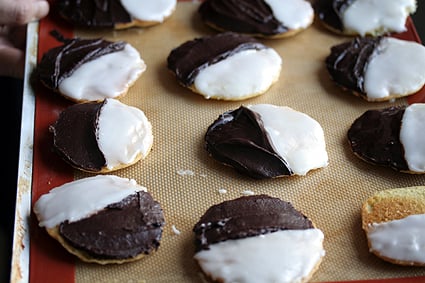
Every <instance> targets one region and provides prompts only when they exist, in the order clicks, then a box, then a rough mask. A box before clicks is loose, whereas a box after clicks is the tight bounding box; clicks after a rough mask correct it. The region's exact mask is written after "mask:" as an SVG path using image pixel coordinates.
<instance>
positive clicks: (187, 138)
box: [76, 2, 425, 282]
mask: <svg viewBox="0 0 425 283" xmlns="http://www.w3.org/2000/svg"><path fill="white" fill-rule="evenodd" d="M197 7H198V4H197V3H194V2H184V3H179V4H178V7H177V10H176V12H175V13H174V15H173V16H172V17H171V18H170V19H169V20H168V21H166V22H165V23H163V24H161V25H158V26H154V27H151V28H146V29H130V30H125V31H113V32H111V31H105V32H87V31H85V32H83V31H77V32H76V35H77V36H81V37H99V36H101V37H104V38H106V39H109V40H125V41H127V42H129V43H131V44H132V45H133V46H135V47H136V48H137V49H138V50H139V51H140V53H141V55H142V57H143V59H144V60H145V62H146V64H147V70H146V72H145V73H144V74H143V75H142V77H141V78H140V79H139V80H138V81H137V83H136V84H135V85H134V86H133V87H132V88H131V90H130V92H129V93H128V95H127V96H126V97H124V98H123V99H121V101H123V102H124V103H127V104H129V105H134V106H137V107H139V108H140V109H142V110H143V111H144V112H145V114H146V115H147V117H148V118H149V120H150V121H151V122H152V125H153V131H154V146H153V148H152V151H151V153H150V154H149V156H148V157H147V158H146V159H145V160H143V161H141V162H139V163H137V164H136V165H134V166H132V167H130V168H127V169H124V170H120V171H117V172H115V173H114V174H116V175H119V176H123V177H130V178H134V179H136V180H137V181H138V182H139V183H140V184H142V185H144V186H146V187H147V188H148V190H149V191H150V192H151V193H152V194H153V196H154V197H155V198H156V199H157V200H158V201H159V202H160V203H161V204H162V207H163V209H164V213H165V217H166V222H167V223H166V226H165V229H164V234H163V239H162V242H161V246H160V248H159V250H158V251H157V252H156V253H155V254H152V255H150V256H148V257H146V258H145V259H143V260H141V261H139V262H135V263H129V264H124V265H119V266H114V265H112V266H99V265H93V264H85V263H81V262H77V267H76V282H106V281H107V282H198V281H200V279H199V278H200V277H199V274H198V273H199V271H198V270H197V268H196V265H195V263H194V261H193V259H192V256H193V252H194V248H193V234H192V227H193V225H194V224H195V223H196V222H197V221H198V219H199V217H200V216H201V215H202V214H203V213H204V211H205V210H206V209H207V208H208V207H209V206H211V205H213V204H215V203H219V202H221V201H224V200H228V199H233V198H236V197H239V196H241V193H242V192H243V191H246V190H251V191H253V192H255V193H256V194H260V193H266V194H269V195H271V196H275V197H279V198H281V199H283V200H287V201H290V202H292V203H293V204H294V206H295V207H296V208H298V209H299V210H301V211H303V212H304V213H305V214H306V215H307V216H309V217H310V218H311V219H312V220H313V221H314V222H315V223H316V225H317V227H318V228H320V229H322V230H323V231H324V234H325V242H324V246H325V249H326V256H325V258H324V260H323V262H322V264H321V266H320V268H319V270H318V271H317V272H316V273H315V275H314V277H313V279H312V281H314V282H317V281H337V280H338V281H341V280H352V279H372V278H394V277H410V276H417V275H425V269H418V268H409V267H398V266H395V265H391V264H388V263H385V262H383V261H381V260H379V259H377V258H376V257H375V256H373V255H371V254H370V253H369V252H368V250H367V246H366V240H365V236H364V233H363V231H362V230H361V219H360V208H361V205H362V202H363V201H364V200H366V199H367V198H368V197H369V196H370V195H371V194H373V192H375V191H377V190H381V189H387V188H396V187H406V186H414V185H423V184H425V176H420V175H407V174H402V173H397V172H395V171H392V170H391V169H387V168H378V167H375V166H372V165H369V164H366V163H365V162H363V161H361V160H359V159H357V158H356V157H354V156H353V154H352V153H351V152H350V149H349V147H348V142H347V139H346V132H347V130H348V128H349V126H350V124H351V123H352V121H353V120H354V119H355V118H357V117H358V116H359V115H361V114H362V113H363V112H364V111H366V110H367V109H371V108H382V107H386V106H389V105H394V104H400V103H406V101H405V100H404V99H403V100H398V101H397V102H396V103H394V104H393V103H368V102H365V101H363V100H362V99H360V98H357V97H354V96H352V95H349V94H347V93H344V92H342V91H341V90H340V89H339V88H338V87H336V86H335V85H334V84H333V83H332V82H331V81H330V80H329V78H328V75H327V73H326V70H325V66H324V58H325V57H326V56H327V54H328V51H329V47H330V46H331V45H333V44H336V43H338V42H341V41H343V40H347V39H348V38H342V37H337V36H335V35H332V34H330V33H329V32H327V31H326V30H323V29H322V28H321V26H320V25H318V24H314V25H313V26H312V27H310V28H309V29H308V30H306V31H304V32H302V33H300V34H299V35H297V36H295V37H293V38H287V39H280V40H268V41H263V42H264V43H265V44H267V45H269V46H271V47H274V48H275V49H276V50H277V51H278V52H279V54H280V55H281V56H282V58H283V69H282V73H281V77H280V80H279V82H278V83H277V84H276V85H274V86H273V87H272V88H271V89H270V90H269V91H268V92H267V93H266V94H264V95H262V96H260V97H257V98H254V99H250V100H246V101H242V102H224V101H215V100H205V99H204V98H202V97H201V96H200V95H196V94H194V93H192V92H190V91H189V90H186V89H184V88H183V87H181V86H180V85H178V84H177V81H176V80H175V79H174V77H173V76H172V75H171V73H170V72H169V71H168V70H167V67H166V58H167V56H168V54H169V52H170V51H171V49H172V48H174V47H176V46H178V45H180V44H181V43H183V42H184V41H186V40H190V39H193V38H194V37H198V36H202V35H207V34H213V31H212V30H211V29H209V28H207V27H205V26H204V25H203V24H202V23H201V22H200V21H199V18H198V16H197V14H196V9H197ZM255 103H271V104H276V105H286V106H290V107H292V108H294V109H296V110H299V111H302V112H304V113H306V114H308V115H310V116H311V117H313V118H314V119H316V120H317V121H318V122H319V123H320V124H321V125H322V127H323V129H324V132H325V137H326V142H327V150H328V153H329V166H328V167H327V168H324V169H319V170H316V171H314V172H310V173H309V174H308V175H307V176H304V177H289V178H279V179H274V180H262V181H260V180H252V179H248V178H246V177H243V176H240V175H238V174H237V173H235V172H234V171H233V170H232V169H230V168H228V167H225V166H223V165H221V164H218V163H217V162H216V161H215V160H213V159H212V158H210V157H209V156H208V155H207V153H206V151H205V150H204V148H203V135H204V133H205V131H206V129H207V127H208V126H209V125H210V124H211V123H212V122H213V121H214V120H215V119H216V118H217V117H218V115H219V114H221V113H223V112H224V111H227V110H230V109H236V108H238V107H239V106H240V105H241V104H244V105H246V104H255ZM179 170H189V172H192V173H193V175H191V174H186V175H184V174H178V171H179ZM85 176H89V175H88V174H84V173H80V172H76V178H81V177H85ZM221 188H224V189H226V190H227V193H226V194H219V193H218V190H219V189H221ZM172 225H175V227H176V228H177V229H178V230H179V231H180V232H181V234H180V235H176V234H175V233H173V231H172Z"/></svg>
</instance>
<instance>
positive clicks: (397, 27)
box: [313, 0, 417, 36]
mask: <svg viewBox="0 0 425 283" xmlns="http://www.w3.org/2000/svg"><path fill="white" fill-rule="evenodd" d="M416 7H417V5H416V0H386V1H380V0H315V2H314V4H313V8H314V10H315V14H316V15H317V18H318V19H319V21H320V22H321V23H322V24H323V25H324V26H325V27H326V28H328V29H329V30H331V31H332V32H334V33H337V34H342V35H349V36H378V35H384V34H388V33H401V32H404V31H406V30H407V27H406V21H407V18H408V17H409V15H411V14H413V13H414V12H415V11H416Z"/></svg>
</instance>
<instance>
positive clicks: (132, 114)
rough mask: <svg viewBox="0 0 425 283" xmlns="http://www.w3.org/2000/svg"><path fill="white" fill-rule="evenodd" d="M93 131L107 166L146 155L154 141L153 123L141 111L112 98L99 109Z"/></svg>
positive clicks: (110, 167)
mask: <svg viewBox="0 0 425 283" xmlns="http://www.w3.org/2000/svg"><path fill="white" fill-rule="evenodd" d="M96 135H97V139H98V141H97V142H98V145H99V149H100V151H102V153H103V155H104V156H105V159H106V167H107V168H108V169H113V168H114V167H116V166H118V165H120V164H130V163H132V162H133V161H134V160H135V159H136V157H138V156H139V155H141V156H142V157H141V158H145V157H146V156H147V155H148V153H149V151H150V149H151V146H152V143H153V135H152V125H151V123H150V122H149V121H148V119H147V118H146V116H145V114H144V113H143V111H142V110H140V109H139V108H136V107H133V106H128V105H126V104H124V103H122V102H120V101H118V100H116V99H112V98H108V99H107V100H106V103H105V105H104V106H103V107H102V109H101V110H100V115H99V122H98V128H97V133H96Z"/></svg>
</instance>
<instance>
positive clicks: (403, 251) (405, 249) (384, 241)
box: [367, 214, 425, 263]
mask: <svg viewBox="0 0 425 283" xmlns="http://www.w3.org/2000/svg"><path fill="white" fill-rule="evenodd" d="M424 235H425V214H416V215H410V216H407V217H406V218H402V219H399V220H392V221H388V222H381V223H373V224H369V227H368V232H367V237H368V239H369V241H370V249H371V251H375V252H377V253H379V254H380V255H382V256H385V257H388V258H391V259H394V260H401V261H410V262H416V263H425V237H424Z"/></svg>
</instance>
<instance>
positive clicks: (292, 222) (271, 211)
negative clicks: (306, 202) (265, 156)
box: [193, 195, 314, 251]
mask: <svg viewBox="0 0 425 283" xmlns="http://www.w3.org/2000/svg"><path fill="white" fill-rule="evenodd" d="M310 228H314V226H313V223H312V222H311V220H310V219H308V218H307V217H306V216H305V215H303V214H302V213H301V212H299V211H297V210H296V209H295V208H294V207H293V206H292V204H291V203H289V202H286V201H282V200H280V199H278V198H274V197H270V196H267V195H254V196H244V197H240V198H237V199H233V200H229V201H224V202H222V203H220V204H216V205H213V206H211V207H210V208H209V209H208V210H207V211H206V212H205V214H204V215H203V216H202V217H201V218H200V220H199V221H198V223H196V225H195V226H194V228H193V231H194V233H195V237H196V238H195V244H196V251H200V250H203V249H208V247H209V245H211V244H214V243H218V242H222V241H226V240H230V239H241V238H246V237H253V236H258V235H262V234H266V233H270V232H276V231H280V230H294V229H310Z"/></svg>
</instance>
